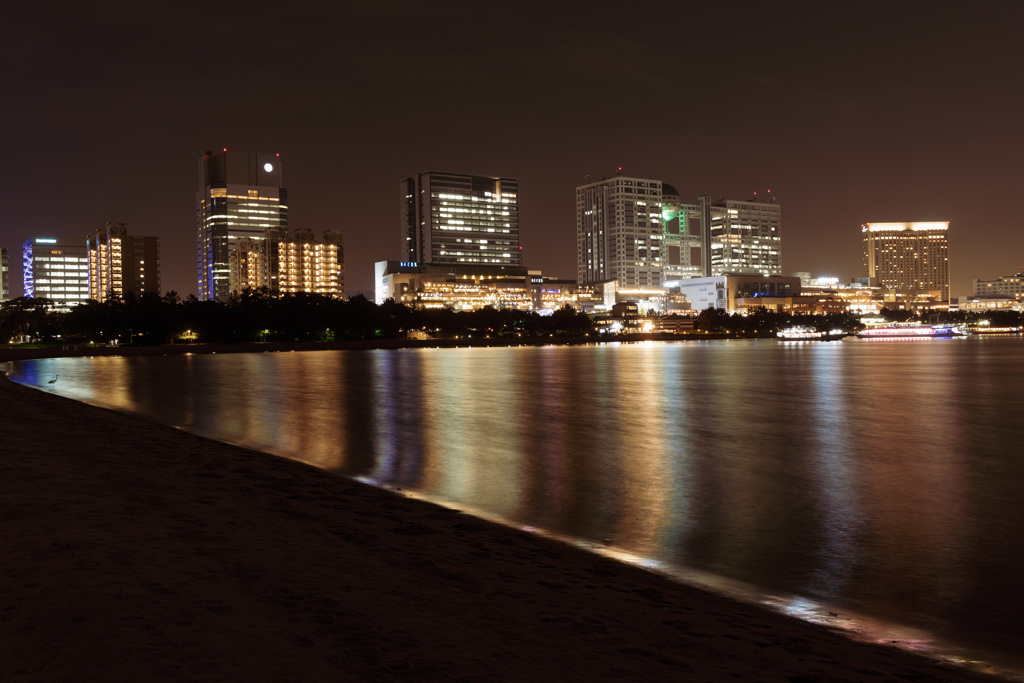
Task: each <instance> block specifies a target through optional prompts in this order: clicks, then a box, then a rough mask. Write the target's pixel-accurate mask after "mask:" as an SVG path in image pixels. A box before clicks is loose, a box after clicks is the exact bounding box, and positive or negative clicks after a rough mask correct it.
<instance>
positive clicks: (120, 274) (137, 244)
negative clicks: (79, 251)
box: [85, 222, 160, 302]
mask: <svg viewBox="0 0 1024 683" xmlns="http://www.w3.org/2000/svg"><path fill="white" fill-rule="evenodd" d="M85 244H86V249H87V250H88V253H89V298H90V299H95V300H96V301H101V302H102V301H106V300H107V298H108V297H110V296H111V294H112V295H113V296H114V297H117V298H124V297H126V296H136V297H138V296H142V295H143V294H156V295H158V296H159V295H160V238H159V237H143V236H140V235H129V234H128V225H127V224H126V223H114V222H107V224H106V225H105V226H104V227H103V228H101V229H99V230H97V231H96V232H95V233H94V234H92V235H89V236H88V237H86V238H85Z"/></svg>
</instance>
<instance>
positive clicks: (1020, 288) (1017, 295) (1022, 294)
mask: <svg viewBox="0 0 1024 683" xmlns="http://www.w3.org/2000/svg"><path fill="white" fill-rule="evenodd" d="M973 289H974V297H975V298H978V297H981V298H988V299H997V298H1005V299H1017V300H1019V299H1024V272H1022V273H1017V274H1016V275H1005V276H1002V277H998V278H996V279H995V280H974V286H973Z"/></svg>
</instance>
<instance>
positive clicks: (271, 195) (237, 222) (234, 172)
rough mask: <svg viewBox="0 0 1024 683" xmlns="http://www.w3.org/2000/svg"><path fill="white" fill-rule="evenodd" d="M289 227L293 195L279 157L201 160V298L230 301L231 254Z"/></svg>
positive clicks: (227, 154) (220, 155) (229, 155)
mask: <svg viewBox="0 0 1024 683" xmlns="http://www.w3.org/2000/svg"><path fill="white" fill-rule="evenodd" d="M276 227H282V228H287V227H288V191H287V190H286V189H285V188H284V187H282V186H281V157H280V155H279V154H255V153H250V152H235V151H231V150H226V149H225V150H223V151H221V152H217V153H214V152H207V153H206V154H204V155H203V156H202V157H200V158H199V191H198V192H197V193H196V274H197V284H198V292H199V298H200V299H202V300H213V301H226V300H227V299H228V297H229V295H230V293H231V251H232V248H233V247H234V246H235V243H236V241H237V240H239V239H246V238H247V239H251V240H262V239H263V236H264V232H265V230H266V229H267V228H276Z"/></svg>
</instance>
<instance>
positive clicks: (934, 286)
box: [861, 221, 949, 301]
mask: <svg viewBox="0 0 1024 683" xmlns="http://www.w3.org/2000/svg"><path fill="white" fill-rule="evenodd" d="M948 230H949V222H948V221H945V222H934V221H933V222H927V223H925V222H921V223H865V224H864V225H862V226H861V233H862V234H863V236H864V270H865V275H867V276H868V277H869V278H877V280H878V284H879V285H880V286H882V287H885V288H887V289H889V290H891V291H893V292H894V293H895V294H898V295H902V296H906V297H915V296H918V295H927V294H930V293H934V295H935V296H937V297H938V299H939V300H940V301H949V242H948V239H947V236H946V234H947V232H948Z"/></svg>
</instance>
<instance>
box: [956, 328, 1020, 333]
mask: <svg viewBox="0 0 1024 683" xmlns="http://www.w3.org/2000/svg"><path fill="white" fill-rule="evenodd" d="M968 331H969V332H970V333H971V334H1017V333H1018V332H1020V328H1019V327H971V328H969V329H968Z"/></svg>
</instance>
